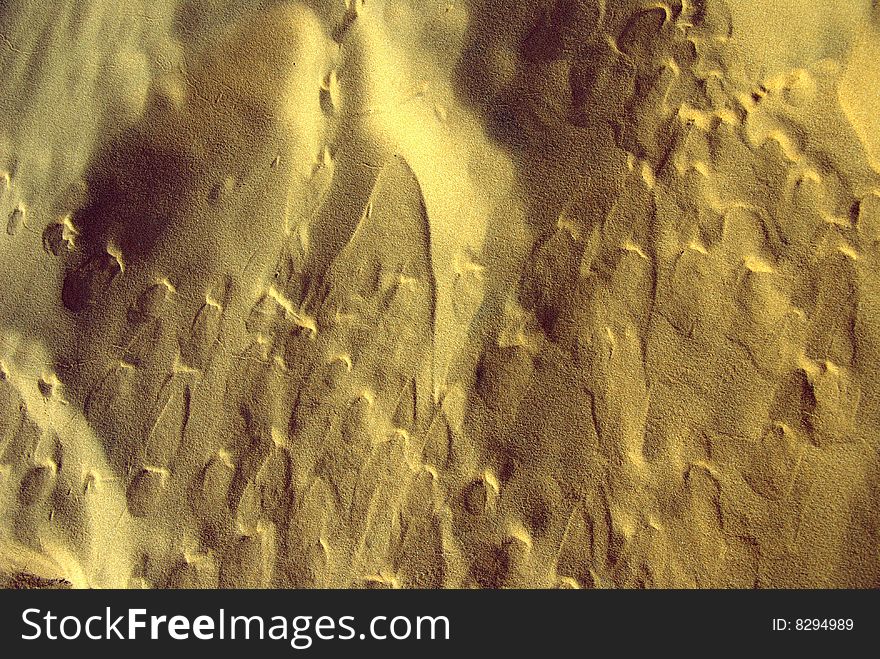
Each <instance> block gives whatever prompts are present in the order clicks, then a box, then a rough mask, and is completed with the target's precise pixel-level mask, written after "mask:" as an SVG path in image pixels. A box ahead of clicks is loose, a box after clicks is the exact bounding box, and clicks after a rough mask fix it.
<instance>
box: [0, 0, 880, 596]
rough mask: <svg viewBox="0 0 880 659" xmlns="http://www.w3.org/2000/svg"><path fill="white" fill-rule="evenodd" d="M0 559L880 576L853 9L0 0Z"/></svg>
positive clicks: (212, 576) (879, 391) (118, 570)
mask: <svg viewBox="0 0 880 659" xmlns="http://www.w3.org/2000/svg"><path fill="white" fill-rule="evenodd" d="M0 282H2V286H0V586H7V587H77V588H78V587H132V588H140V587H146V588H176V587H205V588H216V587H369V588H373V587H419V588H422V587H483V588H497V587H542V588H545V587H598V588H606V587H648V588H651V587H700V588H702V587H736V588H752V587H877V586H880V542H878V540H880V506H878V494H880V460H878V450H880V433H878V430H880V7H878V6H877V4H876V3H872V2H871V0H769V1H768V2H751V1H750V0H727V1H726V2H725V1H722V0H650V1H642V0H311V1H303V2H269V1H263V2H259V1H256V0H254V1H251V2H247V1H245V0H164V1H162V2H153V1H148V0H3V2H2V3H0Z"/></svg>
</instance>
